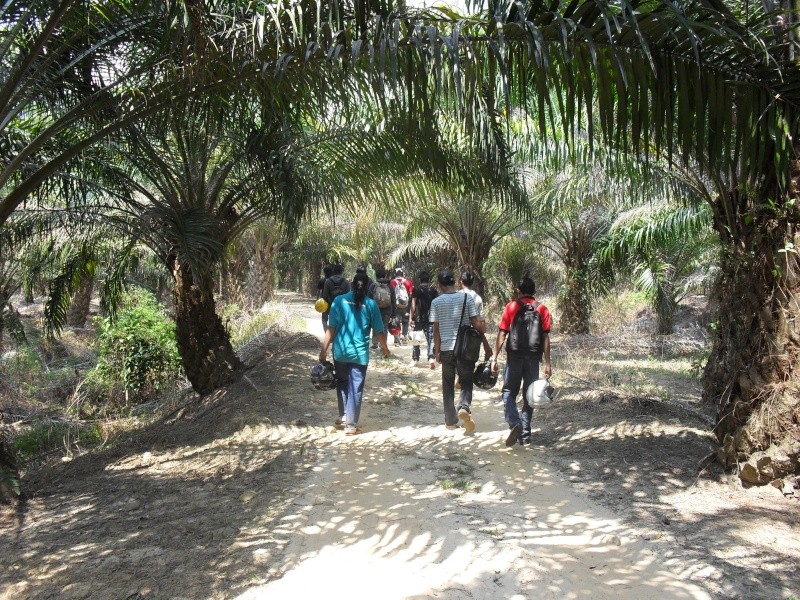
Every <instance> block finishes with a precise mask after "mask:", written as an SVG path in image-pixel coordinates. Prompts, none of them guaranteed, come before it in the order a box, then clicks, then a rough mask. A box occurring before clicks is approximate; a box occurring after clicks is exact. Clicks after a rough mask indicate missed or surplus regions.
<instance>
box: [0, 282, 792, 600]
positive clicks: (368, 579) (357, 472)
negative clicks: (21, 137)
mask: <svg viewBox="0 0 800 600" xmlns="http://www.w3.org/2000/svg"><path fill="white" fill-rule="evenodd" d="M286 301H287V302H291V303H293V306H294V307H295V308H294V310H295V311H297V312H298V314H300V315H301V316H303V317H304V318H305V319H306V323H307V329H308V331H309V332H311V333H313V334H320V333H321V325H320V324H319V320H318V317H317V315H316V314H315V313H313V309H312V308H311V306H310V302H308V301H304V302H299V301H297V299H294V298H289V297H287V298H286ZM289 342H291V343H289ZM393 352H394V356H393V358H391V359H388V360H382V359H376V360H374V361H373V363H372V364H371V365H370V369H369V372H368V375H367V389H366V394H365V403H364V409H363V411H362V416H361V426H362V427H363V429H364V433H363V434H362V435H360V436H355V437H352V438H347V437H345V436H343V434H342V433H340V432H337V431H335V430H333V428H331V427H330V426H329V425H330V423H331V422H332V420H333V418H334V417H335V416H336V399H335V395H334V392H333V391H330V392H320V391H316V390H314V389H313V388H312V387H311V385H310V383H309V382H308V372H309V370H310V368H311V366H312V365H313V364H314V362H315V357H316V355H317V353H318V344H317V343H316V341H315V340H314V339H313V338H311V337H310V336H307V337H305V338H302V337H295V338H292V339H290V340H288V341H283V340H276V342H275V345H274V347H272V348H271V349H270V351H269V352H267V353H265V355H264V357H263V359H262V360H260V361H259V362H258V364H257V365H256V366H254V367H253V368H251V369H250V371H249V372H248V373H247V376H246V378H244V379H243V380H242V381H241V382H240V383H238V384H236V385H235V386H232V387H231V388H230V389H228V390H226V391H224V392H221V393H219V394H216V395H214V396H212V397H211V398H205V399H201V400H189V401H187V402H185V403H184V404H177V405H176V406H175V410H173V411H171V413H170V414H168V415H167V416H166V417H165V418H164V419H162V420H161V421H159V422H158V423H155V424H154V425H152V426H150V427H148V428H147V429H146V430H145V431H143V432H139V433H137V434H136V436H134V437H131V438H130V439H123V440H121V441H120V442H118V443H117V444H116V445H115V446H114V447H112V448H109V449H107V450H105V451H103V452H100V453H94V454H90V455H85V456H82V457H78V458H76V459H75V460H72V461H71V462H69V463H64V464H59V465H56V466H55V467H51V468H48V469H43V470H41V471H38V472H36V473H31V474H29V475H28V478H27V485H28V486H29V489H30V490H31V491H32V492H33V498H32V499H31V500H30V501H29V502H28V503H27V505H26V506H25V507H24V508H23V509H22V510H20V511H18V512H17V513H6V514H5V520H4V521H3V522H2V527H1V528H0V534H2V536H3V539H4V540H6V541H7V543H5V544H4V545H3V547H2V548H1V549H0V563H2V564H3V565H4V568H3V569H2V571H0V598H3V599H6V598H7V599H17V598H172V599H178V598H241V599H257V598H258V599H260V598H264V599H266V598H269V599H281V598H287V599H289V598H313V597H332V598H350V599H359V598H365V599H366V598H369V599H373V598H382V599H394V598H397V599H401V598H402V599H422V598H452V599H458V598H508V599H523V598H524V599H527V598H559V599H562V598H564V599H575V598H578V599H579V598H594V599H598V598H600V599H602V598H614V599H623V598H636V599H643V598H698V599H699V598H789V597H790V596H791V595H792V593H793V592H794V593H797V590H798V589H800V587H798V586H797V583H798V580H797V577H798V575H797V569H796V567H797V564H798V563H797V562H795V561H796V560H797V557H798V556H800V542H798V540H800V536H799V535H798V521H797V520H795V517H796V515H797V514H800V513H796V512H793V511H796V505H797V504H798V503H797V502H796V501H793V500H786V499H783V498H782V497H781V498H778V497H777V496H775V497H773V496H769V494H770V492H763V493H766V494H767V496H765V497H764V498H766V502H768V503H770V506H767V507H764V510H768V509H769V508H772V509H774V510H775V511H776V513H781V514H783V515H784V518H783V519H781V518H780V517H778V518H772V517H774V516H775V515H770V514H769V513H768V512H766V513H762V514H761V515H760V518H762V520H763V521H765V522H770V521H774V522H775V527H769V526H768V527H769V530H768V532H767V533H768V535H769V536H774V537H773V538H769V539H766V541H763V538H764V535H760V537H759V540H760V541H759V542H758V543H761V541H763V545H762V546H759V545H758V543H756V542H752V541H751V540H749V539H747V537H746V534H745V533H744V532H743V531H738V532H737V529H736V528H735V527H731V528H730V529H724V530H723V529H722V528H720V527H716V528H714V518H715V515H720V514H721V511H722V510H723V509H727V508H730V507H733V508H737V507H738V508H741V502H742V500H741V495H739V496H735V494H733V493H732V494H731V497H730V498H720V499H719V504H718V506H714V505H713V503H711V502H710V501H709V500H708V498H715V497H719V487H718V486H720V485H723V486H724V485H725V484H724V482H723V483H719V482H717V481H712V482H709V483H707V484H706V486H705V487H704V486H702V485H701V486H697V485H692V486H690V485H689V484H688V483H689V482H690V480H691V477H687V475H686V473H683V472H681V473H674V472H673V473H672V474H670V473H669V471H668V470H666V471H663V470H662V471H658V474H657V475H658V477H659V478H662V479H659V480H657V481H656V480H654V477H656V475H654V476H653V477H648V478H647V479H646V480H644V478H643V477H642V478H641V479H642V481H641V482H637V481H634V482H633V483H631V481H632V480H631V478H630V477H619V478H616V479H613V480H612V479H611V477H607V478H605V479H604V477H603V475H602V473H607V472H611V473H612V474H613V469H611V471H609V469H610V468H611V467H610V465H609V464H607V463H604V462H603V461H605V460H606V459H607V458H608V457H607V456H605V455H604V454H603V445H602V444H601V443H598V444H597V445H595V446H592V445H591V443H590V442H591V441H592V440H599V439H601V438H602V436H599V435H592V431H593V430H599V429H601V428H600V427H599V425H598V424H597V423H595V425H596V426H595V427H594V429H592V428H589V430H587V429H586V428H585V427H577V426H575V427H574V428H573V429H570V427H569V422H568V421H567V420H566V418H560V416H561V415H562V414H566V413H560V412H559V410H566V408H564V407H565V406H566V401H565V404H564V405H563V406H562V407H555V406H554V407H552V408H550V409H545V410H542V411H539V412H538V413H537V415H536V417H535V418H536V421H537V424H538V430H536V431H535V435H536V437H537V443H536V444H535V445H534V447H533V448H525V449H523V448H522V447H514V448H506V447H505V446H504V444H503V439H504V437H505V433H506V431H507V428H506V425H505V423H504V422H503V416H502V405H501V404H500V403H499V401H498V400H499V386H498V387H497V388H495V389H494V390H491V391H489V392H487V391H476V394H475V400H474V403H473V415H474V418H475V420H476V422H477V424H478V429H477V431H476V433H475V434H474V435H471V436H466V435H464V434H463V433H462V432H461V431H448V430H446V429H445V428H444V426H443V421H444V418H443V413H442V408H441V397H440V393H439V382H440V379H439V378H440V370H438V369H437V370H436V371H433V372H432V371H430V370H429V369H427V365H425V366H424V367H412V366H409V365H408V362H409V358H410V347H399V348H395V349H393ZM560 401H561V399H560ZM548 411H549V412H548ZM634 412H635V414H634V415H633V416H637V415H638V416H640V415H641V413H642V412H643V409H642V408H641V407H637V408H636V410H635V411H634ZM595 414H602V413H601V412H597V413H595ZM633 416H631V417H630V418H622V419H621V420H620V419H617V423H616V425H614V426H612V429H614V427H616V434H615V435H614V436H612V437H614V439H615V440H616V442H618V443H627V444H631V443H636V440H639V441H641V440H642V439H643V438H650V439H651V440H652V439H653V438H659V437H664V436H671V435H672V434H670V432H669V428H668V425H669V419H665V418H662V421H664V423H665V424H664V425H663V426H661V427H660V428H659V429H658V430H657V431H656V429H655V427H654V426H653V425H652V424H650V425H648V424H647V423H644V422H643V421H642V420H641V419H639V420H638V421H637V420H636V419H635V418H632V417H633ZM661 416H662V417H663V415H661ZM616 417H619V411H617V413H615V418H616ZM623 417H624V415H623ZM572 423H573V425H574V424H575V421H573V422H572ZM620 423H623V425H620ZM673 425H675V427H677V428H678V429H679V433H677V434H675V436H673V437H675V439H676V446H677V447H678V448H683V450H684V453H686V452H687V451H688V450H687V448H689V447H693V446H692V443H693V441H692V439H689V438H692V437H696V438H697V440H696V444H695V445H697V446H698V448H699V450H697V452H701V453H702V451H703V450H702V449H703V448H704V447H705V446H708V444H709V439H708V438H707V437H704V435H703V434H694V433H692V432H693V431H695V429H692V428H691V427H686V426H680V424H675V423H673ZM607 426H608V423H607V422H606V423H604V427H605V428H607ZM620 427H621V429H620ZM648 427H649V429H648ZM579 430H580V431H579ZM687 436H688V437H687ZM670 439H672V437H670ZM626 440H627V441H626ZM631 440H634V441H631ZM656 443H657V440H656ZM609 447H614V446H609ZM633 453H634V454H636V453H639V454H641V452H639V451H638V450H636V449H634V450H633ZM625 456H626V455H624V454H623V455H622V460H626V459H625ZM617 458H619V457H617ZM692 460H694V459H692ZM690 462H691V461H690ZM592 463H593V465H594V466H592ZM668 466H669V465H668ZM673 467H674V465H673ZM634 470H635V469H634ZM663 473H666V474H663ZM662 475H663V477H662ZM670 478H672V479H674V480H675V481H673V482H672V483H671V484H670V483H669V480H670ZM639 484H641V485H639ZM714 486H717V487H714ZM640 488H641V489H646V490H648V491H647V493H646V494H644V495H643V496H639V495H637V494H638V492H639V491H640ZM759 493H762V492H759ZM709 494H710V495H709ZM714 494H716V496H714ZM700 496H702V497H703V498H704V499H703V501H702V502H699V501H698V498H699V497H700ZM734 496H735V497H734ZM637 498H639V500H640V501H638V502H637V500H636V499H637ZM748 498H749V501H750V502H752V503H753V504H756V503H757V500H758V498H756V497H754V496H746V497H745V501H748ZM762 501H763V498H762ZM737 503H738V504H737ZM762 503H763V502H758V504H759V506H760V505H761V504H762ZM676 507H678V508H676ZM692 511H695V512H692ZM699 512H702V513H704V514H705V517H707V521H706V520H705V519H700V518H697V519H694V517H691V518H689V517H687V515H696V514H698V513H699ZM681 515H683V517H682V516H681ZM746 517H747V515H746V514H744V515H743V518H745V520H746ZM693 519H694V520H693ZM726 519H727V521H728V522H733V521H731V519H732V517H731V515H728V517H726ZM734 523H735V522H734ZM676 525H677V526H678V527H676ZM717 525H719V524H717ZM740 525H742V524H740ZM762 533H763V532H762ZM704 535H706V536H716V537H715V538H709V539H704V538H703V536H704ZM773 539H774V540H775V542H774V543H773V542H772V540H773ZM754 544H755V545H754ZM776 546H777V547H776ZM737 551H738V552H740V554H745V555H747V556H748V557H749V558H750V560H747V561H744V562H742V561H738V562H737V560H736V557H737V556H738V555H737V554H736V553H737ZM726 553H728V554H726ZM726 557H727V558H726ZM728 559H729V560H728ZM765 561H766V562H768V564H767V565H766V566H765V565H764V562H765ZM742 565H743V566H742ZM323 595H324V596H323Z"/></svg>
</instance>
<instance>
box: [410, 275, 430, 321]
mask: <svg viewBox="0 0 800 600" xmlns="http://www.w3.org/2000/svg"><path fill="white" fill-rule="evenodd" d="M414 291H416V292H417V309H416V310H415V311H414V322H415V323H427V322H428V314H429V313H430V310H431V302H433V294H432V293H431V286H430V285H429V284H420V285H418V286H417V287H416V288H415V290H414Z"/></svg>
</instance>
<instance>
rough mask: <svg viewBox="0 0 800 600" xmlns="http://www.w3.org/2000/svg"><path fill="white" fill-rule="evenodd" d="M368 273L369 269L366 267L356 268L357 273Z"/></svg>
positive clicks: (359, 266)
mask: <svg viewBox="0 0 800 600" xmlns="http://www.w3.org/2000/svg"><path fill="white" fill-rule="evenodd" d="M366 272H367V267H365V266H364V265H358V266H357V267H356V273H366Z"/></svg>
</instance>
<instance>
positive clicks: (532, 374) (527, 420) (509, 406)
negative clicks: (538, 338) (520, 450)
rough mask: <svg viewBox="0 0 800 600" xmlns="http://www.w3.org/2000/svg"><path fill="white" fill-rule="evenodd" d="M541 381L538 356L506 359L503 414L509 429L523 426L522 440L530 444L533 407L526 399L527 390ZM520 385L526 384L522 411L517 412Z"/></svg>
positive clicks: (509, 357)
mask: <svg viewBox="0 0 800 600" xmlns="http://www.w3.org/2000/svg"><path fill="white" fill-rule="evenodd" d="M537 379H539V357H538V356H532V355H531V356H513V355H511V354H509V355H508V356H507V357H506V366H505V369H503V412H504V413H505V418H506V423H508V426H509V428H513V427H514V426H515V425H517V424H520V423H521V424H522V434H521V438H520V439H521V440H522V441H523V442H528V441H530V439H531V418H532V417H533V407H532V406H531V405H530V404H528V400H527V398H525V390H527V389H528V386H529V385H530V384H532V383H533V382H534V381H536V380H537ZM520 384H524V385H525V387H524V388H523V392H522V411H521V413H520V411H518V410H517V394H519V388H520Z"/></svg>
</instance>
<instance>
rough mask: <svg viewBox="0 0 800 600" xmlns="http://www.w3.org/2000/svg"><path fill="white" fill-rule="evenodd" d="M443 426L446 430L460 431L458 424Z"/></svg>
mask: <svg viewBox="0 0 800 600" xmlns="http://www.w3.org/2000/svg"><path fill="white" fill-rule="evenodd" d="M444 426H445V427H446V428H447V429H460V428H461V425H459V424H458V423H456V424H455V425H448V424H447V423H445V424H444Z"/></svg>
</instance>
